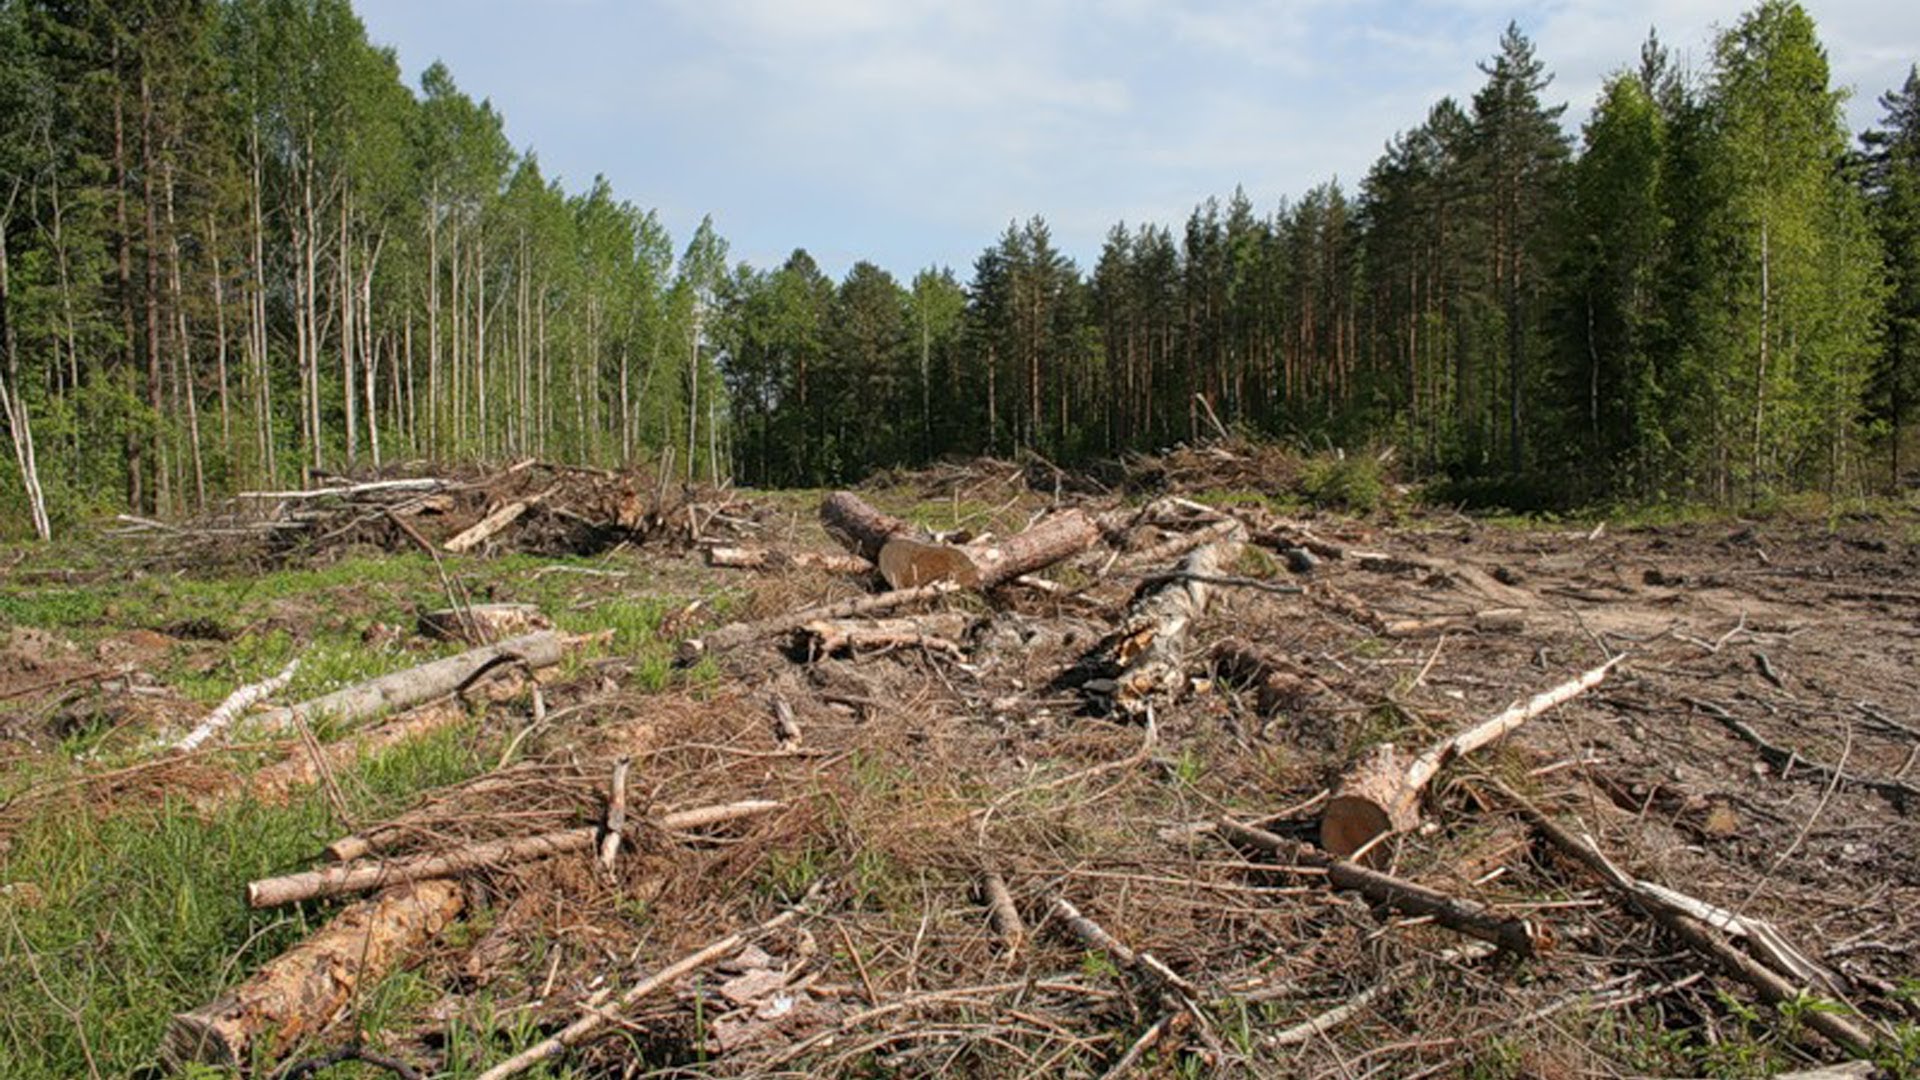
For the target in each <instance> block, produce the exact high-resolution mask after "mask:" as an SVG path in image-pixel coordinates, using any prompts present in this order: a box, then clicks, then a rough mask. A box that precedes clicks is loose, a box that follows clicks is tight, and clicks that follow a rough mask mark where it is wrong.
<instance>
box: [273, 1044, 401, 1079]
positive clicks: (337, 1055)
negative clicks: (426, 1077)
mask: <svg viewBox="0 0 1920 1080" xmlns="http://www.w3.org/2000/svg"><path fill="white" fill-rule="evenodd" d="M343 1061H358V1062H360V1063H362V1064H365V1065H372V1066H374V1067H375V1068H379V1069H385V1070H387V1071H388V1072H390V1073H392V1074H393V1075H395V1076H397V1077H399V1078H400V1080H420V1071H419V1070H418V1069H415V1068H414V1067H413V1066H411V1065H409V1064H407V1063H406V1062H404V1061H401V1060H400V1059H399V1058H397V1057H390V1056H388V1055H386V1054H377V1053H375V1052H373V1051H372V1050H369V1049H367V1048H366V1047H364V1046H343V1047H341V1048H339V1049H338V1050H329V1051H327V1052H326V1053H324V1054H321V1055H319V1056H317V1057H310V1058H304V1059H302V1060H300V1061H295V1062H291V1063H289V1064H288V1065H287V1066H286V1067H285V1068H283V1069H281V1070H280V1071H279V1072H277V1073H275V1074H274V1077H275V1080H306V1078H307V1077H309V1076H312V1075H313V1074H314V1073H317V1072H320V1071H321V1070H323V1069H329V1068H332V1067H333V1066H335V1065H338V1064H340V1063H341V1062H343Z"/></svg>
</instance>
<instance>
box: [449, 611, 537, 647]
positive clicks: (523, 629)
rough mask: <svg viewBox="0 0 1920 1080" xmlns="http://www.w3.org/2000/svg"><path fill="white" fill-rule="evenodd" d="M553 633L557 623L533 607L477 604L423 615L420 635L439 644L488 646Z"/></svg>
mask: <svg viewBox="0 0 1920 1080" xmlns="http://www.w3.org/2000/svg"><path fill="white" fill-rule="evenodd" d="M551 629H553V621H552V620H551V619H548V618H547V617H546V616H545V615H543V614H541V613H540V609H539V608H537V607H535V606H533V605H532V604H475V605H473V606H472V607H468V608H441V609H440V610H438V611H423V612H421V613H420V633H422V634H424V635H425V636H427V637H430V638H433V639H434V640H436V641H464V642H466V643H467V644H469V645H487V644H491V643H493V642H496V641H500V640H503V639H505V638H510V637H516V636H519V635H521V634H530V633H533V632H534V631H536V630H551Z"/></svg>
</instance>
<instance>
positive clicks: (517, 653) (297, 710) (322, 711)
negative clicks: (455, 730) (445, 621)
mask: <svg viewBox="0 0 1920 1080" xmlns="http://www.w3.org/2000/svg"><path fill="white" fill-rule="evenodd" d="M575 640H576V639H573V638H569V637H567V636H566V635H563V634H560V633H557V632H555V631H552V630H542V631H539V632H538V633H533V634H526V635H524V636H521V637H516V638H510V639H508V640H506V641H502V642H500V643H499V644H498V645H489V646H486V647H483V648H478V649H469V650H468V651H466V652H463V653H460V654H459V655H457V656H449V657H446V658H444V659H440V660H435V661H432V662H431V663H426V664H421V665H420V666H418V667H411V668H407V669H406V670H404V671H396V672H393V673H392V674H390V675H382V676H381V677H379V678H377V679H372V680H369V681H367V682H363V683H360V684H358V685H356V686H349V687H347V688H346V689H344V690H337V691H335V692H333V693H331V694H327V695H325V696H324V697H317V698H314V699H313V700H311V701H303V702H301V703H300V704H298V705H294V706H291V707H289V708H285V709H273V710H270V711H268V712H266V713H263V714H261V716H260V720H259V723H260V724H261V726H262V727H265V728H267V729H269V730H275V729H280V728H288V727H293V726H295V723H294V721H295V717H296V716H297V717H299V718H300V719H303V720H305V721H306V722H307V723H309V724H317V723H319V722H321V721H323V720H324V721H330V722H333V723H338V724H353V723H356V722H358V721H361V720H366V719H368V718H370V717H374V716H378V715H380V714H382V713H385V712H390V711H392V710H394V709H404V708H407V707H409V706H413V705H418V704H420V703H421V702H424V701H431V700H433V699H434V698H437V697H441V696H443V695H446V694H451V693H453V692H454V691H456V690H459V689H460V688H461V687H463V686H466V685H468V684H470V683H471V682H473V680H474V679H476V678H478V677H479V676H480V675H481V674H482V673H484V672H486V671H489V670H491V669H493V668H495V667H498V666H500V665H501V664H523V665H525V666H526V667H529V668H543V667H552V666H553V665H555V664H557V663H559V662H560V660H561V657H562V656H563V655H564V654H565V653H566V650H567V648H568V647H569V646H570V645H571V644H573V643H574V641H575Z"/></svg>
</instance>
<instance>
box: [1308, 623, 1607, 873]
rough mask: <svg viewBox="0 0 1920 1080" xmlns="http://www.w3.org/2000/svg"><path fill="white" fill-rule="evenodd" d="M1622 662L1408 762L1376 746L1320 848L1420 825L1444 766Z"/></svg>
mask: <svg viewBox="0 0 1920 1080" xmlns="http://www.w3.org/2000/svg"><path fill="white" fill-rule="evenodd" d="M1623 659H1625V657H1624V655H1622V656H1616V657H1614V658H1613V659H1611V660H1609V661H1607V662H1606V663H1604V664H1602V665H1600V666H1599V667H1597V668H1594V669H1593V670H1591V671H1588V672H1587V673H1586V674H1584V675H1581V676H1580V677H1579V678H1577V679H1573V680H1571V681H1569V682H1564V683H1561V684H1560V685H1559V686H1556V687H1554V688H1553V689H1551V690H1547V691H1544V692H1542V693H1539V694H1536V695H1534V696H1533V698H1532V699H1530V700H1528V701H1525V702H1518V703H1515V704H1514V705H1512V706H1510V707H1508V708H1507V709H1506V710H1505V711H1504V712H1502V713H1500V714H1499V715H1498V716H1495V717H1493V718H1492V719H1490V720H1487V721H1485V722H1483V723H1480V724H1477V725H1475V726H1473V727H1471V728H1468V729H1467V730H1465V731H1462V732H1460V733H1459V734H1457V735H1455V736H1453V737H1452V738H1449V739H1444V740H1442V741H1440V742H1438V743H1435V744H1434V745H1433V746H1430V747H1428V748H1427V750H1426V751H1425V752H1424V753H1422V754H1421V755H1420V756H1418V757H1416V758H1414V759H1412V760H1411V761H1408V760H1406V758H1405V756H1404V755H1403V754H1402V753H1401V752H1400V751H1399V750H1398V749H1397V748H1395V747H1394V745H1393V744H1392V743H1382V744H1380V745H1378V746H1376V747H1374V748H1373V749H1372V750H1370V751H1368V753H1367V754H1366V755H1365V756H1363V757H1362V758H1361V759H1360V761H1359V763H1358V764H1357V765H1356V766H1355V767H1354V768H1353V769H1351V770H1349V771H1348V773H1347V775H1346V777H1345V778H1344V779H1342V780H1341V782H1340V786H1339V787H1338V788H1336V789H1335V790H1334V793H1333V798H1331V799H1329V800H1328V801H1327V809H1326V812H1325V813H1324V814H1323V815H1322V817H1321V819H1320V846H1321V847H1323V848H1326V849H1327V850H1328V851H1330V852H1332V853H1333V854H1335V855H1337V856H1339V857H1341V858H1347V857H1350V856H1352V855H1353V854H1354V853H1355V852H1358V851H1360V850H1361V849H1363V848H1367V847H1368V846H1369V845H1372V844H1373V843H1374V842H1375V841H1376V840H1377V839H1378V838H1379V837H1381V836H1383V835H1387V834H1391V833H1399V832H1405V831H1407V830H1408V829H1411V828H1413V827H1414V826H1415V825H1418V824H1419V823H1420V796H1421V794H1422V793H1423V792H1424V791H1425V790H1426V788H1427V785H1428V784H1429V783H1431V782H1432V781H1433V778H1434V777H1435V776H1436V775H1438V774H1439V772H1440V770H1441V769H1442V768H1443V767H1445V766H1446V765H1447V763H1448V762H1451V761H1452V760H1453V759H1455V758H1457V757H1462V756H1464V755H1466V754H1470V753H1472V752H1474V751H1475V750H1478V749H1480V748H1481V747H1483V746H1486V745H1488V744H1490V743H1493V742H1497V741H1499V740H1500V739H1502V738H1505V737H1506V736H1507V735H1508V734H1509V733H1510V732H1512V731H1513V730H1514V729H1516V728H1518V727H1519V726H1520V725H1522V724H1524V723H1526V722H1527V721H1529V720H1531V719H1533V718H1534V717H1536V716H1539V715H1540V714H1542V713H1545V712H1547V711H1549V710H1551V709H1554V708H1556V707H1558V706H1560V705H1564V704H1566V703H1567V702H1569V701H1572V700H1573V699H1574V698H1577V697H1579V696H1580V695H1581V694H1584V693H1586V692H1587V691H1589V690H1591V689H1593V688H1594V687H1596V686H1598V685H1600V683H1601V681H1602V680H1604V679H1605V678H1606V677H1607V674H1608V673H1609V672H1611V671H1612V670H1613V668H1614V665H1616V664H1618V663H1619V662H1620V661H1621V660H1623Z"/></svg>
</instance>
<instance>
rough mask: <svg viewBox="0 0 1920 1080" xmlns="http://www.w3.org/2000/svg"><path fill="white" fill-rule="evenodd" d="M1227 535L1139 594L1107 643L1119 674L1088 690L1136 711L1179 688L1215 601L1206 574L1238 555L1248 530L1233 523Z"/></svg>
mask: <svg viewBox="0 0 1920 1080" xmlns="http://www.w3.org/2000/svg"><path fill="white" fill-rule="evenodd" d="M1230 524H1231V525H1232V529H1231V530H1230V531H1229V532H1228V533H1227V535H1226V536H1225V537H1224V538H1222V539H1219V540H1216V541H1215V542H1213V543H1211V544H1207V545H1205V546H1204V547H1200V548H1197V549H1195V550H1194V551H1192V552H1191V553H1189V554H1188V555H1187V557H1186V558H1184V559H1182V560H1181V561H1180V565H1179V568H1178V571H1177V573H1176V576H1175V577H1173V578H1171V579H1169V580H1167V581H1164V582H1162V583H1161V584H1160V585H1159V586H1157V587H1154V588H1149V589H1147V590H1145V591H1143V592H1141V593H1140V595H1138V596H1136V597H1135V598H1134V600H1133V603H1132V604H1131V605H1130V606H1129V607H1128V608H1127V618H1126V621H1125V622H1124V623H1123V624H1122V625H1121V628H1120V630H1119V631H1118V632H1116V633H1115V634H1113V635H1111V636H1110V637H1109V638H1108V639H1107V641H1106V642H1105V643H1103V645H1102V649H1103V651H1105V653H1106V654H1107V658H1108V659H1109V660H1110V661H1111V663H1112V664H1113V665H1114V666H1116V667H1118V668H1119V673H1118V674H1117V675H1116V676H1115V677H1114V678H1113V679H1111V680H1094V681H1093V682H1089V683H1088V684H1087V688H1088V689H1089V690H1090V691H1092V692H1094V693H1096V694H1102V695H1104V696H1106V697H1108V698H1109V699H1110V700H1111V702H1112V703H1113V705H1114V706H1115V707H1116V708H1118V709H1120V710H1121V711H1123V712H1136V711H1138V710H1140V709H1142V708H1144V707H1145V705H1146V704H1147V702H1148V701H1150V700H1151V699H1152V698H1153V697H1154V696H1155V695H1157V694H1172V693H1174V692H1176V691H1178V690H1179V688H1180V684H1181V682H1182V681H1183V680H1184V679H1185V677H1186V669H1187V664H1186V661H1187V657H1186V651H1187V644H1188V640H1189V638H1190V637H1191V636H1192V630H1193V624H1194V622H1195V621H1196V620H1198V619H1199V618H1200V616H1201V615H1203V614H1205V613H1206V610H1207V605H1208V604H1209V603H1211V602H1212V600H1213V586H1211V585H1209V584H1208V583H1207V582H1206V581H1205V580H1203V579H1205V578H1209V577H1219V576H1221V572H1222V570H1224V568H1226V567H1227V566H1229V565H1231V564H1232V562H1233V560H1235V559H1237V558H1239V556H1240V548H1241V545H1242V543H1243V542H1244V539H1245V535H1246V530H1245V528H1244V527H1243V526H1242V525H1240V523H1239V522H1231V523H1230Z"/></svg>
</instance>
